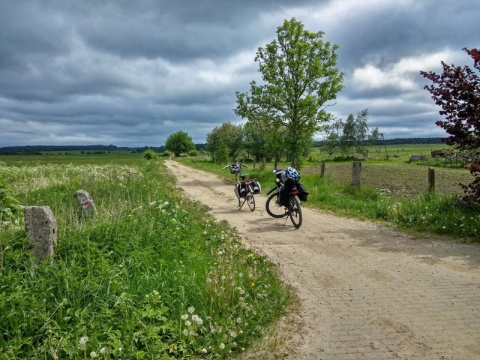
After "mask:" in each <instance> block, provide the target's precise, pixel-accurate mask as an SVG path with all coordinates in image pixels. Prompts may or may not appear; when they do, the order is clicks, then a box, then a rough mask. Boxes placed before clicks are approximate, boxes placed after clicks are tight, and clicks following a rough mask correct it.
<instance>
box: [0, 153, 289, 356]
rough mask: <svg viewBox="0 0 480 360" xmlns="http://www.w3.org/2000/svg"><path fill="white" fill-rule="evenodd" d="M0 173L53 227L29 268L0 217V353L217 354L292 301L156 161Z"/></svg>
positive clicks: (249, 339)
mask: <svg viewBox="0 0 480 360" xmlns="http://www.w3.org/2000/svg"><path fill="white" fill-rule="evenodd" d="M0 178H2V179H3V181H4V182H5V184H6V186H7V188H8V191H9V192H10V194H11V195H13V196H14V197H15V198H16V199H17V200H19V201H20V203H22V204H24V205H30V206H32V205H42V206H45V205H46V206H50V208H51V209H52V212H53V213H54V214H55V217H56V219H57V224H58V246H57V248H56V254H55V257H54V259H52V260H53V261H51V262H47V263H42V264H39V265H32V264H31V257H32V253H31V249H30V247H29V246H28V241H27V239H26V238H25V235H24V231H23V224H22V223H21V221H20V222H15V221H9V222H3V223H1V224H0V225H1V228H0V314H1V316H0V329H1V332H2V336H0V358H2V359H81V358H84V359H86V358H100V359H166V358H224V357H227V356H230V354H238V353H241V352H242V351H243V350H244V349H248V348H249V347H250V346H251V344H252V343H254V342H255V341H257V340H258V339H259V338H261V336H262V334H263V332H264V331H265V329H267V328H268V326H269V325H270V324H272V322H273V321H275V319H277V318H278V317H279V316H280V315H282V314H283V313H284V309H285V306H286V305H288V304H289V303H291V297H290V293H289V291H288V289H287V288H286V287H285V286H284V284H283V283H282V282H281V281H280V280H279V279H278V277H277V274H276V268H275V266H274V265H273V264H272V263H270V262H269V261H268V260H267V259H266V258H265V257H263V256H260V255H259V254H257V253H255V252H253V251H251V250H248V249H245V248H244V247H243V246H242V245H241V243H240V242H239V237H238V235H237V234H236V233H235V232H234V231H233V230H232V229H231V228H230V227H229V226H228V224H225V223H217V222H215V221H214V220H213V218H211V217H210V216H209V215H207V214H206V209H205V208H203V207H202V206H200V205H199V204H196V203H192V202H190V201H189V200H187V199H185V198H183V197H182V196H181V193H180V192H178V190H177V189H176V188H175V186H174V184H172V180H171V178H169V176H168V174H167V173H166V171H165V168H164V166H163V163H162V162H161V161H151V162H147V161H142V160H139V161H138V162H137V164H136V165H133V164H132V162H131V161H128V163H122V162H121V161H120V160H118V161H116V162H113V163H112V161H111V159H110V160H109V162H108V163H105V164H98V163H96V164H94V165H89V164H85V163H82V164H77V165H73V164H62V163H58V164H41V165H40V164H39V165H35V164H29V165H25V166H11V165H5V164H0ZM80 188H81V189H85V190H87V191H88V192H89V193H90V195H92V197H93V199H94V201H95V204H96V207H97V210H98V214H97V216H96V217H95V218H93V219H89V218H86V217H85V216H84V214H83V213H82V209H81V207H80V205H79V204H78V203H77V202H76V199H75V198H74V196H73V194H74V192H75V191H76V190H78V189H80Z"/></svg>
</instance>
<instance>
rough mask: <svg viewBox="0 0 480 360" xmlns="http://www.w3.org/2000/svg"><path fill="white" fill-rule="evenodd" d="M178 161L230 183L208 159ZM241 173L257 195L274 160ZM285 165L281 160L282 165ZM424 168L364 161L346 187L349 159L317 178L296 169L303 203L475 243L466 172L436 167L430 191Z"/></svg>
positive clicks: (478, 236)
mask: <svg viewBox="0 0 480 360" xmlns="http://www.w3.org/2000/svg"><path fill="white" fill-rule="evenodd" d="M179 161H181V162H183V163H185V164H187V165H189V166H192V167H196V168H200V169H204V170H207V171H211V172H213V173H215V174H217V175H219V176H222V177H224V178H225V180H226V181H233V180H232V179H233V178H234V177H233V175H230V174H229V173H228V171H227V170H224V171H223V170H221V169H222V167H223V164H213V163H211V162H210V161H209V159H207V158H185V159H180V160H179ZM247 166H248V168H246V169H244V171H245V172H248V173H249V174H253V175H254V176H256V177H257V178H258V179H259V181H260V183H261V185H262V193H264V194H265V193H266V192H267V191H268V190H269V189H270V188H271V187H273V186H274V182H273V180H274V176H273V174H272V169H273V163H268V164H267V170H260V169H259V166H260V164H257V168H256V169H253V164H251V163H250V164H247ZM286 166H288V164H287V163H280V164H279V165H278V167H279V168H285V167H286ZM427 169H428V167H427V166H422V165H421V164H417V163H406V162H404V161H402V160H401V159H398V160H376V161H363V162H362V171H361V174H362V176H361V186H351V185H350V183H351V180H352V163H351V162H343V163H342V162H327V163H326V170H325V176H324V177H320V175H319V174H320V163H318V162H317V163H314V162H307V163H306V164H305V166H304V167H303V169H302V170H301V174H302V178H301V182H302V183H303V184H304V185H305V187H306V188H307V191H309V193H310V195H309V197H308V201H307V202H306V203H305V205H306V206H309V207H314V208H318V209H323V210H328V211H330V212H332V213H335V214H338V215H341V216H349V217H355V218H359V219H364V220H367V219H368V220H375V221H383V222H388V223H390V224H394V225H395V226H398V227H399V228H401V229H403V230H405V231H408V232H412V233H416V234H421V235H441V236H449V237H452V238H455V239H459V240H462V241H468V242H472V241H475V242H478V241H480V207H479V206H478V205H468V204H465V203H463V202H461V201H459V200H460V198H461V196H462V194H463V193H462V191H461V188H460V186H459V185H458V184H459V183H460V182H463V183H468V182H470V181H471V175H470V174H469V173H468V171H466V170H464V169H459V168H444V167H436V168H435V173H436V175H435V176H436V185H435V191H434V192H430V191H429V186H428V177H427V175H428V174H427Z"/></svg>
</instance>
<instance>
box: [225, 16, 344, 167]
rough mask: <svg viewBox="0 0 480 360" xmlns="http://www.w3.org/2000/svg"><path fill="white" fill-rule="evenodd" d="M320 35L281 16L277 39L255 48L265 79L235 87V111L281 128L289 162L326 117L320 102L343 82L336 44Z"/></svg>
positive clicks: (324, 109) (334, 91)
mask: <svg viewBox="0 0 480 360" xmlns="http://www.w3.org/2000/svg"><path fill="white" fill-rule="evenodd" d="M323 35H324V33H323V32H317V33H312V32H309V31H307V30H305V29H304V26H303V24H302V23H301V22H300V21H297V20H296V19H295V18H292V19H291V20H290V21H288V20H285V21H284V23H283V25H282V26H279V27H278V28H277V40H273V41H272V42H271V43H270V44H267V45H266V47H265V48H261V47H260V48H259V49H258V50H257V53H256V57H255V61H257V62H258V63H259V72H261V73H262V79H263V81H264V83H265V84H263V85H257V83H256V82H255V81H252V82H251V83H250V87H251V88H250V91H249V92H246V93H239V92H237V93H236V96H237V107H236V109H234V112H235V113H236V114H237V115H239V116H241V117H242V118H246V119H248V120H249V121H253V122H260V123H267V124H271V125H272V126H273V127H280V126H283V127H285V128H286V129H287V131H288V139H289V142H288V145H287V146H288V147H289V148H288V151H289V153H290V154H291V165H292V166H296V157H297V155H298V154H299V153H300V152H301V149H300V148H301V146H302V141H305V137H313V134H314V133H315V131H317V130H318V126H319V124H320V123H321V122H324V121H328V119H329V117H330V115H329V114H328V113H327V111H326V106H327V105H326V103H327V102H328V101H330V100H334V99H335V98H336V95H337V93H338V92H339V91H340V90H341V89H342V88H343V85H342V81H343V73H341V72H340V71H339V69H338V68H337V56H338V55H337V53H336V50H337V48H338V46H337V45H333V46H331V45H330V43H329V42H324V41H323Z"/></svg>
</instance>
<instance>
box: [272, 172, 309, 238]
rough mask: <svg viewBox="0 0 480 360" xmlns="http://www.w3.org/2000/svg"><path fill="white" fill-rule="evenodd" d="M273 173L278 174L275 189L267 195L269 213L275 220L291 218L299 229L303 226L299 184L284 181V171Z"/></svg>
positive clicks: (293, 181)
mask: <svg viewBox="0 0 480 360" xmlns="http://www.w3.org/2000/svg"><path fill="white" fill-rule="evenodd" d="M273 172H274V173H275V174H276V176H275V187H273V188H272V189H271V190H270V191H269V192H268V193H267V196H268V199H267V203H266V210H267V213H268V215H270V216H271V217H274V218H283V217H285V218H287V219H288V218H290V220H291V221H292V224H293V226H295V227H296V228H297V229H298V228H299V227H300V226H302V205H301V202H300V199H299V197H298V195H299V190H298V184H299V183H298V181H295V180H292V179H288V178H287V179H286V180H284V179H285V172H284V171H283V170H273ZM306 194H308V193H306ZM285 221H286V219H285Z"/></svg>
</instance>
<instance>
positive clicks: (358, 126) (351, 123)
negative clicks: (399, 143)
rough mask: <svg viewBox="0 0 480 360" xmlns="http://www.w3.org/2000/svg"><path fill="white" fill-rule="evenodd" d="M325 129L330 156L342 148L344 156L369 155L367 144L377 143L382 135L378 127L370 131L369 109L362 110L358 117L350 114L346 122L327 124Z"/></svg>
mask: <svg viewBox="0 0 480 360" xmlns="http://www.w3.org/2000/svg"><path fill="white" fill-rule="evenodd" d="M323 131H324V132H325V135H326V138H325V141H324V147H325V149H326V151H327V153H328V154H329V156H331V155H332V154H333V153H334V152H335V151H336V150H340V152H341V154H342V156H355V155H356V154H362V155H363V156H364V157H367V156H368V149H367V145H374V144H376V143H377V141H378V138H379V136H380V135H379V134H380V133H379V131H378V128H375V129H373V130H372V132H371V133H370V134H369V133H368V109H365V110H362V111H360V112H359V113H358V114H357V117H356V118H355V117H354V116H353V114H350V115H348V117H347V120H346V121H345V122H343V121H342V120H338V121H335V122H334V123H333V124H331V125H330V124H328V125H325V126H323Z"/></svg>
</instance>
